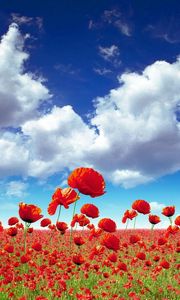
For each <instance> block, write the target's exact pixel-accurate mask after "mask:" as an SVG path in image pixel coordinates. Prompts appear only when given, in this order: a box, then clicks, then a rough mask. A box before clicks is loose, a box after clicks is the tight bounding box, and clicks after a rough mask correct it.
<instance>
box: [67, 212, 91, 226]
mask: <svg viewBox="0 0 180 300" xmlns="http://www.w3.org/2000/svg"><path fill="white" fill-rule="evenodd" d="M76 223H78V224H79V226H81V227H84V226H86V225H88V224H89V223H90V221H89V219H88V218H87V217H86V216H84V215H83V214H79V215H78V214H75V215H74V217H73V219H72V221H71V227H74V226H75V224H76Z"/></svg>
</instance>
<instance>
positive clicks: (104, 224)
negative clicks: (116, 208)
mask: <svg viewBox="0 0 180 300" xmlns="http://www.w3.org/2000/svg"><path fill="white" fill-rule="evenodd" d="M98 227H99V228H101V229H103V230H104V231H107V232H115V231H116V223H115V222H114V221H113V220H111V219H109V218H103V219H101V220H100V221H99V223H98Z"/></svg>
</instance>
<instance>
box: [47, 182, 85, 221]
mask: <svg viewBox="0 0 180 300" xmlns="http://www.w3.org/2000/svg"><path fill="white" fill-rule="evenodd" d="M79 198H80V197H79V196H78V194H77V193H76V191H75V190H73V189H72V188H69V187H68V188H65V189H61V188H57V189H56V191H55V193H54V194H53V195H52V201H51V202H50V204H49V206H48V213H49V214H50V215H54V214H55V212H56V209H57V207H58V205H63V206H64V207H65V208H69V205H70V204H71V203H74V202H75V201H76V200H78V199H79Z"/></svg>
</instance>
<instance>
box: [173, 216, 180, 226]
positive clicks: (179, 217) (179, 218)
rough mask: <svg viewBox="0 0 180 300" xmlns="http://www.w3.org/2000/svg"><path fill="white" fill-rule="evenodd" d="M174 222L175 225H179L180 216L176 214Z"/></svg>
mask: <svg viewBox="0 0 180 300" xmlns="http://www.w3.org/2000/svg"><path fill="white" fill-rule="evenodd" d="M174 223H175V224H176V225H177V226H180V216H177V217H176V219H175V221H174Z"/></svg>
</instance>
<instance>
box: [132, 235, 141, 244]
mask: <svg viewBox="0 0 180 300" xmlns="http://www.w3.org/2000/svg"><path fill="white" fill-rule="evenodd" d="M140 239H141V238H140V237H139V235H137V234H134V235H131V236H130V238H129V241H130V243H131V244H135V243H137V242H139V241H140Z"/></svg>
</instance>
